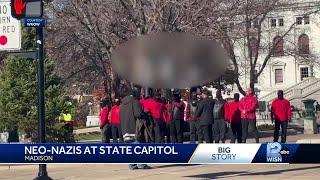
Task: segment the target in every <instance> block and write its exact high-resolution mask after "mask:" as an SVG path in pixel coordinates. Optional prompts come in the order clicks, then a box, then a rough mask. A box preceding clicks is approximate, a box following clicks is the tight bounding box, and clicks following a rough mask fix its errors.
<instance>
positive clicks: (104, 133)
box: [101, 124, 112, 143]
mask: <svg viewBox="0 0 320 180" xmlns="http://www.w3.org/2000/svg"><path fill="white" fill-rule="evenodd" d="M111 134H112V133H111V126H110V124H106V125H104V126H103V128H102V129H101V142H102V143H110V139H111Z"/></svg>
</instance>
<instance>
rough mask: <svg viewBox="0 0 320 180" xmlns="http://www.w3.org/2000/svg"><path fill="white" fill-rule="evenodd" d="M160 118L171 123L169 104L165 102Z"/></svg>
mask: <svg viewBox="0 0 320 180" xmlns="http://www.w3.org/2000/svg"><path fill="white" fill-rule="evenodd" d="M162 117H163V118H162V119H163V121H164V122H165V123H167V124H170V123H171V120H172V118H171V105H170V104H165V105H164V111H163V113H162Z"/></svg>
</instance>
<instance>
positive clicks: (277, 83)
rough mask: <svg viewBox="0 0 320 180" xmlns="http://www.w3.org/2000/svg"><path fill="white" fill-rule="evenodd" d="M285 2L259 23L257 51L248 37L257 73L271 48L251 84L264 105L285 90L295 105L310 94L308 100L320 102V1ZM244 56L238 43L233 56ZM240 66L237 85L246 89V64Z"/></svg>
mask: <svg viewBox="0 0 320 180" xmlns="http://www.w3.org/2000/svg"><path fill="white" fill-rule="evenodd" d="M288 2H289V4H287V5H285V6H279V7H277V8H276V9H275V10H274V11H272V12H270V13H268V15H267V17H266V19H265V20H264V21H263V22H262V25H261V30H262V33H261V43H260V46H259V49H257V48H255V47H256V46H255V45H254V44H255V43H257V41H258V40H257V38H256V37H255V36H252V37H250V42H249V43H250V46H251V47H252V50H251V52H252V54H253V55H254V53H257V52H258V54H259V55H258V61H257V66H256V71H257V72H258V71H259V70H260V68H262V67H263V62H264V59H265V58H266V57H267V56H268V54H269V53H270V52H271V51H270V49H272V55H271V56H270V59H269V60H268V61H267V64H266V65H265V67H264V69H263V71H262V73H261V75H260V76H259V77H258V78H257V79H256V84H255V87H256V92H257V94H258V97H259V99H260V100H261V101H266V103H267V104H268V103H269V102H270V101H271V100H273V99H274V98H275V97H276V91H277V90H280V89H282V90H284V91H285V96H286V97H287V98H288V99H290V100H291V101H297V103H298V101H299V102H301V99H304V98H310V97H311V96H312V95H313V96H312V98H314V99H316V100H320V81H319V79H318V78H320V66H319V64H320V13H319V11H320V1H319V0H307V1H302V0H292V1H288ZM256 26H257V21H252V22H251V24H250V28H251V29H254V28H256ZM238 45H239V44H238ZM244 47H246V45H244ZM244 54H247V53H243V47H241V44H240V45H239V51H237V56H244ZM244 59H248V58H244ZM242 63H243V64H242V65H241V66H240V68H241V67H242V69H241V71H240V82H241V84H242V86H243V87H244V88H246V87H249V83H250V74H249V70H248V63H249V62H247V61H243V62H242ZM318 82H319V83H318ZM318 94H319V95H318Z"/></svg>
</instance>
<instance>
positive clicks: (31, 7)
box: [11, 0, 43, 19]
mask: <svg viewBox="0 0 320 180" xmlns="http://www.w3.org/2000/svg"><path fill="white" fill-rule="evenodd" d="M42 14H43V2H42V0H11V15H12V17H14V18H16V19H23V18H37V17H42Z"/></svg>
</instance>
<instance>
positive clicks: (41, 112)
mask: <svg viewBox="0 0 320 180" xmlns="http://www.w3.org/2000/svg"><path fill="white" fill-rule="evenodd" d="M36 33H37V38H36V43H37V74H38V75H37V81H38V118H39V141H40V143H46V123H45V101H44V89H45V88H44V87H45V74H44V51H43V46H44V38H43V27H37V29H36ZM35 179H36V180H48V179H51V178H50V177H49V176H48V172H47V165H46V164H39V172H38V177H36V178H35Z"/></svg>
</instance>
